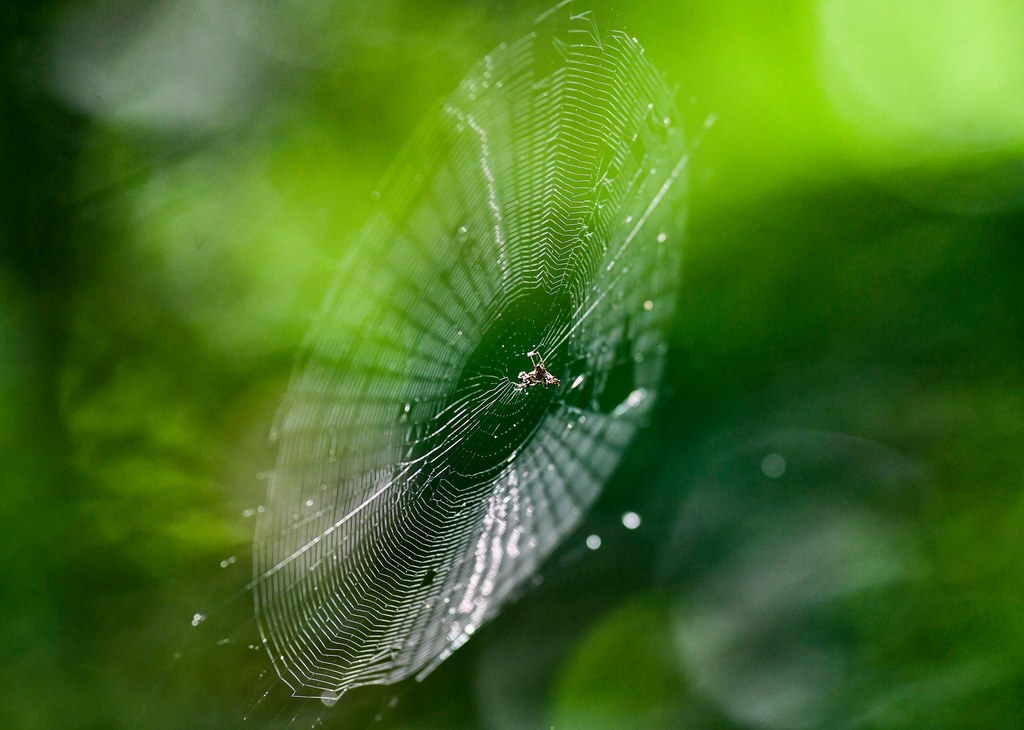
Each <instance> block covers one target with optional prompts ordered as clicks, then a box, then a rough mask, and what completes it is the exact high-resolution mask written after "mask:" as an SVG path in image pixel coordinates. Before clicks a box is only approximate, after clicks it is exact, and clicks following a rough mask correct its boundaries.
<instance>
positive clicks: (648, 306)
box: [644, 299, 654, 312]
mask: <svg viewBox="0 0 1024 730" xmlns="http://www.w3.org/2000/svg"><path fill="white" fill-rule="evenodd" d="M652 309H654V302H652V301H651V300H650V299H648V300H647V301H646V302H644V311H646V312H650V311H651V310H652Z"/></svg>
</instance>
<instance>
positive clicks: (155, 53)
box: [0, 0, 1024, 728]
mask: <svg viewBox="0 0 1024 730" xmlns="http://www.w3.org/2000/svg"><path fill="white" fill-rule="evenodd" d="M544 7H545V5H544V4H538V3H528V4H511V3H493V4H481V3H469V2H463V3H460V2H443V1H441V0H432V2H430V3H414V2H398V1H397V0H390V1H386V2H369V1H368V0H366V1H363V2H360V1H358V0H353V1H351V2H328V1H327V0H314V1H313V2H296V1H294V0H289V1H288V2H253V3H247V2H240V1H237V0H232V1H230V2H213V0H188V1H187V2H180V3H179V2H174V3H172V2H150V3H144V4H132V3H127V2H98V1H97V2H93V1H91V0H90V1H89V2H84V3H27V2H21V3H11V4H8V5H7V6H5V8H4V9H3V10H2V11H0V27H2V28H3V29H4V30H3V33H4V39H3V50H2V54H3V55H2V59H0V62H2V74H3V83H4V86H5V87H6V90H5V93H4V98H5V104H4V107H5V108H4V111H3V113H2V114H0V175H2V181H0V185H2V189H0V193H2V194H0V201H2V202H0V235H2V236H3V238H2V241H0V243H2V247H3V248H2V258H0V343H2V345H0V399H2V403H3V407H2V408H0V434H2V439H0V448H2V453H0V455H2V463H3V476H2V482H0V483H2V488H3V495H2V496H3V499H2V500H0V501H2V505H3V506H2V507H0V516H2V525H3V534H2V535H0V571H2V575H3V579H2V582H0V585H2V586H3V588H2V590H3V599H2V600H0V624H2V625H3V627H4V631H3V639H2V652H3V654H2V656H3V661H2V662H0V664H2V669H0V672H2V681H0V725H3V726H4V727H19V728H20V727H24V728H52V727H79V728H107V727H136V726H145V727H157V726H161V727H225V726H233V725H234V724H236V720H237V719H238V718H239V717H240V716H241V715H242V714H243V713H244V711H245V708H246V707H252V706H253V705H254V704H256V705H258V711H257V712H255V713H254V715H253V716H254V722H255V723H256V724H264V723H265V724H266V725H268V726H274V725H282V726H283V725H285V724H287V722H288V721H290V720H292V719H295V723H296V725H298V726H306V724H311V723H313V722H315V721H317V720H318V719H319V720H322V721H323V722H324V724H326V725H328V726H332V724H334V723H337V726H346V727H348V726H361V724H366V723H370V722H372V721H373V719H374V717H375V716H376V715H378V714H380V716H381V718H382V719H381V723H383V724H385V725H394V726H396V727H481V726H483V727H496V728H497V727H501V728H505V727H539V726H543V725H550V724H554V725H555V726H556V727H558V728H572V727H580V728H597V727H624V726H629V725H631V724H632V725H633V726H644V727H743V728H746V727H765V728H803V727H844V726H849V727H892V728H907V727H920V728H961V727H1020V726H1022V725H1024V700H1022V699H1021V698H1024V612H1022V611H1021V606H1022V605H1024V581H1022V580H1021V574H1022V570H1021V569H1022V557H1021V556H1022V555H1024V498H1022V495H1024V491H1022V487H1024V483H1022V480H1024V449H1022V448H1021V446H1022V438H1024V388H1022V386H1024V377H1022V376H1024V373H1022V365H1021V361H1022V358H1021V354H1022V353H1024V306H1022V302H1021V298H1022V297H1021V293H1022V291H1024V290H1022V287H1021V274H1020V272H1021V271H1022V264H1024V254H1022V252H1021V247H1020V242H1021V241H1022V240H1024V213H1022V211H1024V10H1022V7H1021V6H1020V5H1019V4H1016V3H1002V2H996V1H995V0H981V1H978V2H965V1H958V0H941V1H940V2H925V1H924V0H921V1H920V2H914V1H912V0H907V1H906V2H901V3H884V2H877V1H872V2H862V1H859V0H818V1H817V2H814V1H812V0H792V1H786V2H776V3H759V2H750V1H748V0H730V1H724V0H722V1H719V2H662V1H658V2H620V3H616V4H615V6H614V8H609V7H604V6H602V5H601V4H600V3H595V4H594V5H593V8H594V10H595V15H596V18H597V21H598V23H599V24H601V25H603V26H606V27H612V26H614V27H623V28H625V29H626V30H628V31H629V32H630V33H632V34H635V35H636V36H637V37H638V38H639V39H640V40H641V42H642V43H643V44H644V46H645V47H646V49H647V53H648V54H649V55H650V56H651V57H652V58H653V59H654V61H655V63H656V65H657V66H658V67H659V68H660V69H661V70H662V71H663V72H664V74H665V76H666V77H667V78H668V79H669V80H670V83H672V84H674V85H677V86H678V90H679V91H678V104H679V106H680V109H681V110H682V111H683V114H684V116H685V117H686V118H687V119H688V120H689V129H690V130H691V131H692V133H693V135H694V136H695V137H699V138H700V141H699V145H698V146H697V147H696V149H695V152H694V157H693V165H692V168H691V174H692V183H693V186H692V198H691V201H690V222H689V228H688V231H687V233H686V237H685V244H684V258H685V268H684V285H683V290H682V292H681V297H682V301H681V305H680V311H679V315H678V320H677V327H676V332H675V337H674V347H673V350H672V352H671V363H672V372H671V375H670V380H671V382H670V386H671V395H670V397H669V398H668V402H666V403H664V404H663V407H662V408H661V410H660V415H659V416H658V417H657V418H656V419H655V421H654V422H653V423H652V424H651V427H650V428H649V429H648V430H647V431H646V432H645V433H644V434H642V436H641V439H640V440H639V442H638V443H637V444H636V445H635V448H634V449H633V450H632V452H631V455H630V457H629V459H628V460H627V464H626V465H625V466H624V467H623V469H622V470H621V472H620V474H619V475H618V477H617V478H616V479H615V481H614V482H613V483H612V484H610V485H609V487H608V490H607V492H606V494H605V496H604V497H603V498H602V500H601V502H600V503H599V504H598V506H597V508H596V509H595V511H594V513H593V515H592V516H591V517H590V518H589V519H588V521H587V523H586V524H585V525H584V526H583V528H582V529H581V532H580V534H579V535H577V536H576V537H574V538H573V539H572V540H570V543H571V544H570V545H568V546H567V547H566V550H565V551H564V552H563V554H561V555H559V556H556V558H555V559H554V560H553V561H552V564H551V566H550V567H549V569H548V570H546V571H545V575H544V579H545V580H544V584H543V585H542V586H540V587H539V588H537V589H535V590H534V591H532V592H530V593H528V594H527V595H526V596H525V597H524V598H523V599H522V600H521V601H520V602H519V603H518V604H516V605H514V606H512V607H510V609H509V610H508V611H507V612H506V613H505V614H503V615H502V616H501V617H500V618H499V619H498V620H497V621H495V622H494V623H493V624H492V625H490V626H488V627H487V628H486V629H485V630H484V631H482V632H481V633H480V634H479V635H478V636H476V637H474V639H473V641H471V642H470V643H469V644H468V645H467V646H466V647H465V648H464V649H462V650H460V651H459V652H458V653H457V654H456V655H455V656H454V657H453V658H452V659H451V660H450V661H449V662H447V663H446V664H445V665H444V666H442V667H441V668H440V669H439V670H438V671H437V672H435V674H433V675H431V676H430V677H429V678H428V679H427V681H425V682H424V683H422V684H418V685H415V684H413V685H410V686H408V687H403V688H400V689H399V690H398V691H397V693H396V692H395V691H392V690H386V691H381V692H377V691H376V690H364V691H360V692H361V693H360V692H354V693H352V695H351V696H349V695H346V697H345V698H343V699H342V701H341V702H339V704H338V706H337V707H336V708H334V710H333V711H332V712H327V711H326V709H325V708H323V707H322V706H319V705H318V703H312V705H317V706H316V707H311V706H310V703H308V702H307V703H305V704H302V703H293V702H289V701H288V700H287V699H285V698H283V697H278V696H277V695H276V694H275V695H270V696H268V699H266V700H265V701H263V702H262V703H260V702H257V700H258V698H259V695H260V693H261V692H262V691H264V690H265V689H266V688H267V687H269V686H271V685H272V684H273V683H272V682H271V681H270V678H269V677H268V676H262V677H260V676H259V673H260V672H261V671H265V670H266V668H267V667H265V666H262V665H261V664H260V660H261V658H262V657H261V656H260V655H259V653H258V652H252V651H250V650H249V649H248V644H247V642H246V640H244V639H241V638H239V637H241V636H250V635H251V634H252V627H251V615H250V614H251V610H249V607H248V606H247V605H246V602H245V598H244V586H245V583H246V580H247V578H248V574H247V572H246V571H247V570H248V568H247V567H246V566H247V557H246V551H247V549H248V548H247V541H248V539H249V537H250V534H251V532H250V531H251V522H252V514H253V512H254V510H255V509H256V507H257V506H258V504H259V502H260V500H261V499H262V491H263V487H264V485H263V482H262V481H260V480H259V478H258V475H259V474H260V473H261V472H263V471H265V470H267V469H269V468H271V466H272V464H273V454H272V452H271V450H270V448H269V446H268V445H267V443H266V434H267V433H268V431H269V427H270V422H271V420H272V416H273V413H274V411H275V409H276V406H277V403H278V401H279V399H280V396H281V393H282V390H283V387H284V384H285V382H286V380H287V377H288V374H289V370H290V367H291V360H292V357H293V353H294V352H295V350H296V348H297V346H298V344H299V342H300V340H301V338H302V336H303V333H304V332H305V330H306V328H307V326H308V323H309V321H310V318H311V316H312V313H313V312H315V309H316V307H317V305H318V302H319V300H320V298H321V296H322V293H323V292H324V289H325V287H326V283H327V281H328V278H329V277H330V274H331V267H332V266H333V265H334V262H336V261H338V260H340V259H341V258H342V257H343V255H344V253H345V251H346V250H347V249H348V247H350V246H352V245H354V244H355V243H356V242H357V238H356V235H357V232H358V230H359V228H360V226H361V223H362V222H363V221H364V220H365V218H366V216H367V215H368V212H369V210H370V208H371V206H372V191H373V190H374V189H375V186H376V185H377V184H378V181H379V180H380V179H381V177H382V176H383V175H384V173H385V171H386V169H387V167H388V164H389V162H390V161H391V160H392V159H393V158H394V153H395V150H396V149H397V148H399V147H400V146H401V145H402V144H403V143H404V141H405V140H406V139H407V138H408V137H409V136H410V135H411V134H412V132H413V130H414V129H415V127H416V125H417V123H418V121H419V120H420V119H421V118H422V117H423V116H424V115H425V113H426V112H427V110H428V109H430V108H431V107H432V105H435V104H436V103H437V102H438V100H439V99H441V98H443V97H444V96H445V95H446V94H447V93H448V92H449V91H450V90H451V89H452V88H454V87H455V85H456V84H457V83H458V81H459V79H460V78H461V76H462V75H463V74H464V73H465V72H466V70H467V69H468V68H469V66H470V65H471V64H472V63H473V62H474V61H475V60H476V59H477V58H479V57H480V56H482V55H483V54H484V53H486V52H487V51H488V50H489V49H490V48H491V47H493V46H495V45H496V44H497V43H499V42H501V41H506V40H510V39H513V38H516V37H519V36H521V35H522V34H524V33H525V32H527V30H528V28H529V23H530V19H531V18H532V17H534V16H535V15H536V14H537V13H538V12H540V11H541V10H543V9H544ZM588 7H589V6H588ZM709 115H714V116H715V117H716V119H717V121H716V123H715V125H714V126H713V127H712V128H711V129H710V131H707V132H702V131H701V130H702V127H703V122H704V120H705V118H707V117H708V116H709ZM772 454H775V455H778V456H781V457H782V458H783V460H784V463H785V469H784V471H783V472H782V473H781V474H777V473H776V471H777V468H776V467H777V465H778V462H777V461H776V462H771V461H768V462H766V461H764V459H765V458H766V457H767V456H769V455H772ZM769 464H775V465H776V466H773V467H772V468H768V466H766V465H769ZM773 469H775V471H773ZM625 510H634V511H636V512H638V513H639V514H641V515H642V516H643V523H642V526H641V527H640V529H638V530H635V531H631V530H626V529H625V528H624V527H623V526H622V524H621V522H620V520H619V516H620V515H621V514H622V512H624V511H625ZM591 533H596V534H600V535H601V536H602V538H603V544H602V547H601V548H600V550H597V551H593V552H590V551H584V550H583V549H582V547H581V546H582V544H583V539H584V538H585V536H586V535H588V534H591ZM222 564H223V565H224V567H221V565H222ZM232 596H235V597H236V598H237V597H238V596H241V598H239V599H237V600H234V599H232ZM225 601H227V602H228V605H229V606H230V607H229V608H224V609H222V611H221V612H220V616H219V618H215V616H214V614H215V613H216V611H215V609H216V607H217V606H218V605H221V604H222V603H223V602H225ZM207 611H210V620H209V622H200V625H199V626H198V627H197V628H196V629H195V630H192V629H191V627H190V621H191V620H192V617H193V616H194V614H196V613H203V614H205V613H206V612H207ZM247 620H248V621H249V622H250V623H247ZM215 622H216V623H215ZM225 638H227V639H229V641H228V642H226V643H223V642H222V644H221V645H220V646H219V645H218V641H219V640H222V639H225ZM190 642H191V643H190ZM176 652H177V653H178V654H179V655H184V657H183V658H184V659H185V660H193V661H192V662H191V663H190V664H189V665H188V666H189V669H187V670H179V669H178V668H177V663H179V660H178V659H175V653H176ZM396 698H397V699H398V702H397V705H396V704H394V703H393V701H392V700H393V699H396ZM238 708H242V709H241V710H239V709H238ZM143 718H145V719H143Z"/></svg>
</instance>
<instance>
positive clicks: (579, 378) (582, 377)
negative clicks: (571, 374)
mask: <svg viewBox="0 0 1024 730" xmlns="http://www.w3.org/2000/svg"><path fill="white" fill-rule="evenodd" d="M586 379H587V376H586V375H577V376H576V379H575V380H574V381H572V385H570V386H569V390H572V389H573V388H578V387H579V386H580V385H581V384H582V383H583V381H584V380H586Z"/></svg>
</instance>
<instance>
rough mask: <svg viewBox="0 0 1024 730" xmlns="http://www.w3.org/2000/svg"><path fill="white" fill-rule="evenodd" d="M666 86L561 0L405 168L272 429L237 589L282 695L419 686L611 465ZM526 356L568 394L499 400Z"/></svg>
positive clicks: (654, 210) (675, 135)
mask: <svg viewBox="0 0 1024 730" xmlns="http://www.w3.org/2000/svg"><path fill="white" fill-rule="evenodd" d="M672 96H673V95H672V92H671V91H670V90H669V89H668V88H667V87H666V85H665V83H664V82H663V80H662V79H661V77H660V76H659V75H658V73H657V72H656V70H655V69H654V68H653V66H652V65H651V64H650V63H649V62H648V61H647V59H646V57H645V55H644V51H643V48H642V47H641V46H640V44H639V43H638V42H637V41H636V40H635V39H634V38H632V37H630V36H628V35H626V34H625V33H623V32H618V31H611V32H602V31H601V30H600V29H599V27H598V25H597V24H596V23H595V21H594V19H593V17H592V16H591V15H590V14H589V13H572V12H570V10H569V8H566V7H564V4H563V6H559V7H558V8H556V9H555V10H553V11H551V12H549V13H548V14H546V16H545V17H542V18H541V19H539V20H538V22H537V24H536V26H535V30H534V32H533V33H531V34H530V35H528V36H527V37H525V38H523V39H521V40H520V41H518V42H516V43H512V44H507V45H502V46H499V47H498V48H497V49H496V50H495V51H494V52H493V53H491V54H490V55H488V56H486V57H484V58H483V59H482V60H481V61H480V62H479V63H478V64H477V66H476V67H475V68H474V69H473V70H472V71H471V72H470V73H469V74H468V75H467V76H466V78H465V79H464V80H463V81H462V83H461V84H460V86H459V87H458V89H457V90H456V91H455V92H454V93H453V94H452V95H451V97H450V98H448V99H447V101H446V102H445V103H444V104H443V106H442V107H441V108H440V109H439V110H438V112H437V114H436V115H435V116H434V117H432V118H431V119H429V120H428V122H427V123H426V124H425V125H424V127H423V128H422V129H421V132H420V133H419V135H418V137H417V138H416V140H414V142H413V143H412V144H411V145H410V147H409V148H408V149H407V150H406V151H405V152H404V153H403V155H402V156H401V158H400V160H399V162H398V163H397V164H396V166H395V168H394V170H393V172H392V173H391V175H390V179H389V182H388V183H387V184H386V185H385V186H384V188H383V189H382V194H381V198H380V202H379V207H378V209H377V211H376V212H375V214H374V215H373V217H372V219H371V220H370V221H369V223H368V224H367V226H366V228H365V229H364V231H363V233H362V234H361V237H360V240H359V245H357V246H355V247H354V249H353V251H352V253H351V255H350V256H349V257H348V259H347V260H346V261H345V262H344V265H343V266H342V267H341V268H340V269H339V272H338V274H337V275H336V277H335V280H334V281H333V283H332V285H331V288H330V291H329V292H328V295H327V297H326V298H325V301H324V303H323V306H322V309H321V311H320V313H319V315H318V317H317V319H316V321H315V323H314V325H313V327H312V328H311V331H310V333H309V335H308V337H307V340H306V342H305V344H304V345H303V349H302V353H301V355H300V358H299V361H298V363H297V366H296V371H295V373H294V375H293V379H292V383H291V385H290V387H289V390H288V392H287V395H286V397H285V401H284V404H283V406H282V408H281V411H280V413H279V416H278V421H277V424H276V425H275V433H274V438H275V439H276V440H277V441H278V447H279V450H278V462H277V466H276V469H275V471H274V472H273V474H272V476H271V479H270V486H269V491H268V496H267V501H266V505H265V507H264V510H263V512H262V513H261V514H260V515H259V520H258V524H257V530H256V537H255V541H254V548H253V554H254V562H255V568H254V570H255V579H254V583H253V588H254V596H255V605H256V611H257V616H258V619H259V626H260V630H261V633H262V636H263V641H264V644H265V646H266V648H267V651H268V652H269V654H270V657H271V659H272V661H273V662H274V666H275V668H276V671H277V673H278V674H279V675H280V677H281V678H282V679H283V680H284V681H285V682H286V683H287V684H288V685H289V686H290V687H291V689H292V690H293V692H294V693H295V694H296V695H300V696H311V697H321V696H325V694H324V693H329V694H330V696H332V697H337V696H338V695H339V694H340V693H341V692H344V691H345V690H346V689H349V688H351V687H355V686H360V685H365V684H372V683H392V682H396V681H399V680H401V679H404V678H406V677H408V676H411V675H419V676H422V675H424V674H426V673H427V672H429V671H430V669H431V668H433V667H435V666H436V665H437V664H438V663H439V662H441V661H443V660H444V659H445V658H446V657H447V656H448V655H450V654H451V652H453V651H454V650H455V649H457V648H458V647H459V646H461V645H462V644H463V643H464V642H465V641H466V640H467V639H468V638H469V637H470V636H471V635H472V634H473V633H474V632H475V631H476V630H477V629H479V628H480V626H481V625H482V624H484V623H485V622H486V621H488V620H489V619H491V618H493V617H494V616H495V615H496V614H497V612H498V611H499V610H500V608H501V606H502V605H503V603H504V602H505V601H506V600H507V599H508V598H509V596H510V594H511V593H512V592H513V591H514V590H515V589H516V588H517V587H519V586H520V585H522V584H523V583H524V581H527V580H528V579H530V578H531V576H533V575H534V574H535V572H536V571H537V569H538V566H539V565H540V563H541V562H542V561H543V560H544V558H545V557H546V556H547V555H548V554H550V553H551V551H552V550H553V549H554V548H555V547H556V546H557V545H558V543H559V542H560V541H561V540H562V539H563V538H564V537H565V536H566V534H567V533H568V532H570V531H571V530H572V529H573V528H574V527H575V526H576V525H577V524H578V523H579V521H580V519H581V516H582V515H583V513H584V511H585V510H586V509H587V507H588V506H589V505H591V504H592V503H593V501H594V500H595V498H596V497H597V495H598V493H599V492H600V490H601V487H602V485H603V484H604V483H605V482H606V481H607V479H608V478H609V476H610V475H611V473H612V471H613V470H614V469H615V467H616V465H617V464H618V462H619V460H620V458H621V456H622V454H623V452H624V450H625V449H626V447H627V446H628V444H629V443H630V441H631V440H632V439H633V437H634V434H635V433H636V431H637V429H638V427H639V426H640V425H641V423H642V422H643V420H644V419H645V417H646V414H647V413H648V412H649V410H650V408H651V406H652V404H653V402H654V400H655V398H656V395H657V389H658V384H659V381H660V379H661V374H662V370H663V367H664V355H665V350H666V336H667V335H666V332H667V329H668V325H669V321H670V318H671V316H672V312H673V308H674V290H675V287H676V284H677V268H678V261H677V259H678V251H679V240H678V239H679V237H680V235H681V223H682V209H683V205H682V200H683V197H684V194H685V175H684V172H685V167H686V161H687V148H686V144H685V140H684V137H683V133H682V129H681V126H680V124H679V121H678V113H677V112H676V110H675V108H674V105H673V99H672ZM533 352H539V353H540V354H541V355H542V356H543V357H544V359H545V361H546V364H547V368H548V370H549V371H550V372H551V374H552V375H554V376H555V377H557V378H558V379H559V380H560V385H558V386H556V387H542V386H534V387H530V388H527V389H518V390H517V388H516V382H517V380H516V379H517V375H518V373H519V372H520V371H521V370H530V369H531V364H530V359H529V354H530V353H533Z"/></svg>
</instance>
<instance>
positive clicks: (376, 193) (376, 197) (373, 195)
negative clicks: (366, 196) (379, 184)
mask: <svg viewBox="0 0 1024 730" xmlns="http://www.w3.org/2000/svg"><path fill="white" fill-rule="evenodd" d="M370 200H372V201H373V202H375V203H376V202H377V201H378V200H380V190H374V191H373V192H372V193H370Z"/></svg>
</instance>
